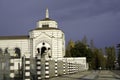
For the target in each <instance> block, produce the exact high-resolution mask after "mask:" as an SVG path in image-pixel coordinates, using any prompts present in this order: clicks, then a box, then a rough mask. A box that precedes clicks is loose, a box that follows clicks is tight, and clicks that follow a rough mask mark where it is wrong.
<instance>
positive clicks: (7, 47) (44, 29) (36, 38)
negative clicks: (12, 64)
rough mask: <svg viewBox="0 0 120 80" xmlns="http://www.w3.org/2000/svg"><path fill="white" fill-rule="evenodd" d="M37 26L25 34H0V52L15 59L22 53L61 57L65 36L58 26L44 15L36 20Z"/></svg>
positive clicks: (63, 51) (47, 15) (47, 14)
mask: <svg viewBox="0 0 120 80" xmlns="http://www.w3.org/2000/svg"><path fill="white" fill-rule="evenodd" d="M36 26H37V27H36V28H35V29H33V30H30V32H29V35H27V36H26V35H25V36H0V53H3V54H7V53H10V55H11V56H12V57H14V58H16V59H18V58H21V56H24V55H27V54H29V55H31V56H33V57H35V56H36V55H37V54H41V57H42V58H44V57H45V58H63V57H64V55H65V36H64V33H63V31H62V30H60V29H59V28H58V24H57V22H56V21H54V20H52V19H50V18H49V12H48V9H46V17H45V19H42V20H40V21H38V22H37V25H36Z"/></svg>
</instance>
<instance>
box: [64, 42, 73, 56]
mask: <svg viewBox="0 0 120 80" xmlns="http://www.w3.org/2000/svg"><path fill="white" fill-rule="evenodd" d="M74 45H75V43H74V42H73V41H72V40H70V41H69V42H68V45H67V47H66V55H65V56H66V57H71V49H72V48H74Z"/></svg>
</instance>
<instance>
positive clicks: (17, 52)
mask: <svg viewBox="0 0 120 80" xmlns="http://www.w3.org/2000/svg"><path fill="white" fill-rule="evenodd" d="M20 56H21V51H20V49H19V48H17V47H16V48H15V55H14V58H20Z"/></svg>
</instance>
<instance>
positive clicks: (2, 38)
mask: <svg viewBox="0 0 120 80" xmlns="http://www.w3.org/2000/svg"><path fill="white" fill-rule="evenodd" d="M4 39H29V36H28V35H21V36H0V40H4Z"/></svg>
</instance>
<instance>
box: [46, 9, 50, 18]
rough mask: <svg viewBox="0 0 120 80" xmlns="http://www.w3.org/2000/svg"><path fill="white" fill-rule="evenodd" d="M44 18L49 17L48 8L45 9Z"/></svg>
mask: <svg viewBox="0 0 120 80" xmlns="http://www.w3.org/2000/svg"><path fill="white" fill-rule="evenodd" d="M46 18H49V11H48V8H47V9H46Z"/></svg>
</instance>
